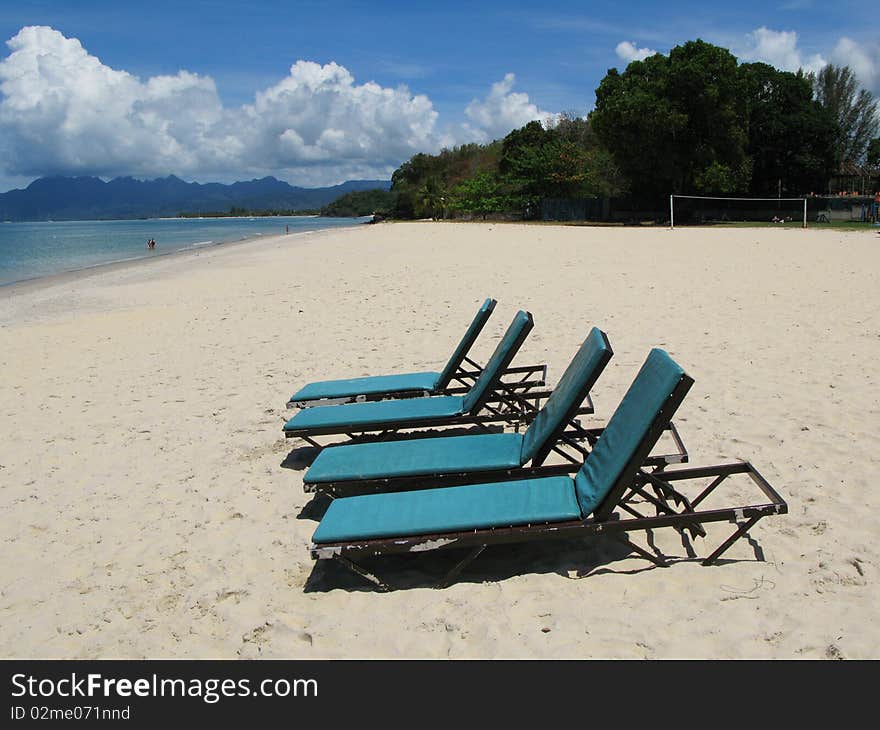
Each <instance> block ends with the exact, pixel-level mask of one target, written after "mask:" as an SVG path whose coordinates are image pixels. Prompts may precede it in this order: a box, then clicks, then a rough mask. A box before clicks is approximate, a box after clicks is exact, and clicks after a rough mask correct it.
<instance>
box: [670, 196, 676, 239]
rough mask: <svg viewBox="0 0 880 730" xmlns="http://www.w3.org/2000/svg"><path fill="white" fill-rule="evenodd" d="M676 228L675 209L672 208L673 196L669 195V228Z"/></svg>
mask: <svg viewBox="0 0 880 730" xmlns="http://www.w3.org/2000/svg"><path fill="white" fill-rule="evenodd" d="M674 228H675V211H674V210H673V208H672V196H671V195H670V196H669V230H670V231H671V230H673V229H674Z"/></svg>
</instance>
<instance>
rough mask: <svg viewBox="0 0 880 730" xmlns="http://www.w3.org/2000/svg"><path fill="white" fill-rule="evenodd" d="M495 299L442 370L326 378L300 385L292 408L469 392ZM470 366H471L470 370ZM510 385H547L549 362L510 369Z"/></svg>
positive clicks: (482, 310)
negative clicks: (476, 348)
mask: <svg viewBox="0 0 880 730" xmlns="http://www.w3.org/2000/svg"><path fill="white" fill-rule="evenodd" d="M495 304H496V302H495V300H494V299H491V298H490V299H487V300H486V301H485V302H483V305H482V306H481V307H480V308H479V310H478V311H477V314H476V316H475V317H474V320H473V322H471V324H470V326H469V327H468V328H467V331H466V332H465V333H464V337H462V339H461V342H459V343H458V346H457V347H456V348H455V350H454V351H453V353H452V356H451V357H450V358H449V360H448V361H447V363H446V366H445V367H444V368H443V370H441V371H440V372H433V371H431V372H418V373H401V374H398V375H375V376H372V377H364V378H348V379H343V380H322V381H318V382H314V383H309V384H308V385H305V386H303V387H302V388H300V389H299V390H298V391H297V392H296V393H294V394H293V395H292V396H291V397H290V400H288V401H287V407H288V408H294V407H296V408H310V407H313V406H323V405H336V404H340V403H353V402H364V401H374V400H385V399H387V398H412V397H426V396H429V395H458V394H461V393H465V392H466V391H467V389H468V388H469V387H470V386H471V385H473V383H474V382H475V381H476V379H477V378H478V377H479V376H480V373H481V372H482V371H483V369H482V367H481V366H480V365H479V364H478V363H477V362H475V361H474V360H471V359H470V358H469V357H468V356H467V355H468V352H470V349H471V347H472V346H473V344H474V342H476V339H477V337H479V335H480V332H482V330H483V327H484V325H485V324H486V322H487V320H488V319H489V317H490V316H491V314H492V311H493V310H494V309H495ZM468 368H470V369H468ZM504 375H506V376H512V377H509V378H508V379H507V381H505V382H507V384H508V385H510V386H515V389H516V391H517V392H519V393H524V392H528V391H529V390H531V389H533V388H536V387H540V386H543V385H544V383H545V380H546V377H547V366H546V365H522V366H519V367H514V368H507V369H506V370H505V372H504Z"/></svg>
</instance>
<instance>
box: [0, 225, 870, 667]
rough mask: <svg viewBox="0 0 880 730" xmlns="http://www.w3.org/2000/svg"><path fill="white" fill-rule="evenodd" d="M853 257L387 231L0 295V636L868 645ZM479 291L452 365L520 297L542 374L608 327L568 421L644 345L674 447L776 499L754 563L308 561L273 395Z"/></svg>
mask: <svg viewBox="0 0 880 730" xmlns="http://www.w3.org/2000/svg"><path fill="white" fill-rule="evenodd" d="M878 272H880V236H878V235H877V234H876V233H875V232H867V231H865V232H848V231H818V230H812V229H811V230H807V231H802V230H778V229H771V228H754V229H747V228H726V229H720V228H719V229H676V230H675V231H670V230H666V229H659V228H658V229H633V228H599V227H597V228H588V227H569V226H546V225H517V224H452V223H437V224H432V223H407V224H403V223H396V224H383V225H374V226H360V227H357V228H352V229H346V230H339V231H324V232H320V233H316V234H310V235H307V236H299V237H294V236H286V237H285V236H280V237H276V238H271V239H264V240H259V241H256V242H253V243H247V244H241V245H236V246H229V247H218V248H215V249H210V250H202V251H200V252H192V253H186V254H181V255H179V256H168V257H162V258H159V259H156V260H154V261H151V262H146V263H138V264H136V265H130V266H123V267H108V268H106V269H95V270H92V271H90V272H85V273H82V274H79V275H76V276H70V277H61V278H59V279H56V280H49V281H47V282H42V283H39V284H30V285H26V286H20V287H7V288H6V289H5V290H2V291H0V367H2V372H3V375H2V385H0V432H2V439H0V534H2V541H3V546H2V550H0V576H2V577H0V656H3V657H17V658H18V657H59V658H116V657H151V658H159V657H179V658H184V657H222V658H234V657H380V658H385V657H391V658H394V657H549V658H553V657H570V658H588V657H628V658H638V657H653V658H673V657H699V658H702V657H709V658H744V657H757V658H765V657H781V658H837V657H843V658H878V657H880V624H878V623H877V622H876V620H875V618H876V614H877V609H876V607H877V605H880V589H878V585H880V583H878V578H880V543H878V539H877V538H878V535H880V517H878V515H880V490H878V488H877V485H876V471H877V467H878V464H880V457H878V440H877V433H878V429H880V402H878V372H880V371H878V361H880V294H878V291H880V273H878ZM489 296H491V297H494V298H496V299H497V300H498V302H499V304H498V307H497V308H496V310H495V314H494V315H493V316H492V318H491V319H490V320H489V324H488V325H487V327H486V330H485V331H484V333H483V335H482V336H481V337H480V339H479V340H478V343H477V346H476V348H475V350H474V352H473V356H474V357H476V358H477V359H479V360H481V361H485V360H486V358H487V357H488V355H489V354H490V353H491V351H492V349H493V348H494V346H495V344H496V342H497V339H498V338H499V337H500V335H501V333H502V332H503V331H504V329H505V328H506V327H507V325H508V323H509V322H510V319H511V318H512V317H513V314H514V313H515V312H516V310H517V309H519V308H523V309H528V310H529V311H531V312H532V314H533V315H534V319H535V328H534V330H533V332H532V333H531V335H530V336H529V338H528V339H527V340H526V343H525V345H524V346H523V348H522V350H521V352H520V354H519V356H518V357H517V362H521V363H528V362H535V361H543V362H547V363H549V365H550V370H549V381H550V383H551V384H553V383H555V382H556V379H557V378H558V377H559V376H560V375H561V373H562V371H563V369H564V368H565V366H566V365H567V364H568V362H569V360H570V359H571V357H572V355H573V354H574V352H575V350H576V349H577V347H578V346H579V344H580V343H581V341H582V339H583V337H584V336H585V335H586V333H587V332H588V331H589V329H590V327H591V326H593V325H596V326H598V327H600V328H602V329H603V330H605V331H606V332H607V333H608V336H609V338H610V341H611V344H612V347H613V348H614V352H615V355H614V357H613V359H612V360H611V363H610V364H609V366H608V367H607V368H606V370H605V372H604V374H603V375H602V377H601V378H600V379H599V381H598V383H597V385H596V387H595V389H594V390H593V397H594V400H595V404H596V414H595V416H592V417H589V418H588V419H587V422H588V423H591V424H595V425H601V424H602V423H604V422H605V420H606V419H607V418H608V417H609V416H610V415H611V413H612V412H613V410H614V408H615V407H616V405H617V403H618V402H619V400H620V398H621V396H622V395H623V393H624V392H625V390H626V388H627V387H628V385H629V383H630V382H631V380H632V378H633V377H634V375H635V373H636V371H637V370H638V368H639V366H640V365H641V363H642V361H643V360H644V358H645V356H646V355H647V353H648V351H649V349H650V348H651V347H654V346H660V347H663V348H665V349H667V350H668V351H669V353H670V354H671V355H672V356H673V357H674V358H675V359H676V360H677V361H678V362H679V363H681V364H682V365H683V366H684V367H685V369H686V370H687V371H688V373H689V374H690V375H691V376H692V377H693V378H694V379H695V381H696V382H695V385H694V387H693V388H692V390H691V392H690V394H689V395H688V397H687V398H686V399H685V401H684V403H683V405H682V406H681V408H680V409H679V412H678V415H677V416H676V418H675V421H676V423H677V424H678V426H679V428H680V431H681V434H682V437H683V438H684V440H685V443H686V444H687V447H688V450H689V452H690V457H691V463H692V464H694V465H699V464H713V463H718V462H721V461H727V460H731V459H748V460H750V461H751V462H752V463H754V465H755V466H756V467H757V468H758V469H759V470H760V471H761V473H763V475H764V476H765V477H766V478H767V479H768V480H769V481H770V483H771V484H773V485H774V486H775V487H776V488H777V489H778V490H779V491H780V492H781V493H782V495H783V496H784V497H785V498H786V500H787V501H788V505H789V510H790V513H789V514H788V515H785V516H779V517H770V518H767V519H764V520H763V521H761V522H760V523H759V524H758V525H757V526H756V527H755V528H754V529H753V531H752V533H751V535H752V540H753V543H754V544H756V545H757V546H758V547H759V548H760V551H759V553H761V554H762V555H763V559H762V560H759V559H756V552H755V549H754V545H752V544H750V543H749V542H747V541H745V540H742V541H740V542H739V543H737V544H736V545H735V546H734V548H732V549H731V551H730V553H729V555H727V556H726V557H727V558H729V559H728V560H725V561H724V562H723V563H722V564H721V565H718V566H714V567H703V566H701V565H699V564H698V563H694V562H681V563H677V564H674V565H673V566H671V567H669V568H657V567H653V566H652V565H651V564H650V563H648V562H646V561H644V560H642V559H641V558H638V557H635V556H626V555H625V554H624V551H622V550H621V549H620V548H619V547H617V546H616V545H615V544H614V543H610V542H608V541H606V542H603V541H598V540H594V541H589V542H583V541H573V542H558V543H557V542H553V541H550V542H547V543H544V544H539V543H534V544H528V545H521V546H514V547H493V548H490V549H488V550H487V551H486V552H485V553H484V554H483V555H482V556H481V557H480V558H478V560H477V561H476V562H474V563H473V564H472V565H471V566H470V567H468V568H467V569H466V571H465V572H464V573H463V574H462V575H461V577H460V578H459V581H458V582H457V583H455V584H454V585H452V586H451V587H449V588H447V589H443V590H435V589H433V588H431V587H430V583H431V581H432V580H435V579H437V578H438V577H440V575H442V573H443V571H444V569H448V567H449V560H450V558H449V556H444V555H443V554H442V552H440V553H437V554H436V555H432V556H429V557H426V559H424V560H423V561H419V560H415V559H410V558H407V559H406V560H402V559H397V560H393V561H392V562H391V563H390V564H389V565H391V572H390V573H386V574H385V577H386V578H387V579H388V580H389V581H390V582H393V583H396V584H398V585H403V586H404V588H403V589H401V590H398V591H395V592H392V593H387V594H383V593H379V592H376V591H375V590H373V589H372V588H371V586H370V585H369V584H367V583H365V582H363V581H362V580H361V579H360V578H358V577H357V576H355V575H353V574H351V573H348V572H347V571H345V570H344V569H343V568H341V567H338V566H336V565H329V566H324V565H323V564H321V565H318V566H317V567H316V564H315V562H314V561H313V560H312V559H311V558H310V557H309V554H308V550H307V546H308V544H309V539H310V537H311V535H312V533H313V531H314V529H315V527H316V524H317V523H316V521H315V520H314V519H313V518H311V519H310V516H313V508H314V505H309V503H310V501H311V499H310V495H306V494H304V492H303V489H302V474H303V471H304V468H305V466H304V465H300V466H299V467H298V468H289V467H290V466H297V463H296V461H295V460H292V459H290V458H288V457H289V454H290V453H291V451H292V450H293V449H296V448H298V447H301V446H303V445H304V444H303V443H302V442H300V441H294V440H286V439H285V438H284V437H283V434H282V432H281V426H282V424H283V422H284V421H285V420H286V419H287V418H288V417H289V416H290V415H291V413H290V412H289V411H287V410H286V409H285V407H284V405H285V402H286V400H287V398H288V397H289V396H290V394H291V393H292V392H293V391H294V390H296V389H297V388H298V387H299V386H301V385H303V384H305V383H306V382H309V381H312V380H317V379H326V378H333V377H344V376H359V375H371V374H381V373H391V372H408V371H413V370H425V369H439V368H440V367H442V365H443V363H444V362H445V360H446V358H447V357H448V354H449V352H450V351H451V349H452V348H453V346H454V344H455V343H456V342H457V341H458V339H459V338H460V336H461V334H462V332H463V330H464V328H465V327H466V326H467V324H468V323H469V322H470V320H471V318H472V317H473V315H474V312H475V311H476V308H477V307H478V306H479V303H480V302H482V301H483V299H485V298H486V297H489ZM282 463H284V465H285V466H282ZM750 496H753V495H750ZM739 498H740V495H736V494H734V495H733V497H732V498H731V501H732V502H738V501H739ZM725 530H726V531H727V532H730V531H731V530H732V527H731V526H730V525H724V526H722V533H724V531H725ZM722 539H723V534H722ZM716 542H717V540H716ZM698 544H699V543H698ZM372 565H374V566H378V565H380V564H379V563H372Z"/></svg>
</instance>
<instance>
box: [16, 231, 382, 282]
mask: <svg viewBox="0 0 880 730" xmlns="http://www.w3.org/2000/svg"><path fill="white" fill-rule="evenodd" d="M367 220H369V218H319V217H317V216H278V217H271V218H262V217H261V218H151V219H147V220H131V221H59V222H49V223H46V222H41V223H0V286H3V285H4V284H11V283H13V282H16V281H23V280H26V279H35V278H38V277H41V276H50V275H52V274H60V273H63V272H65V271H75V270H77V269H83V268H88V267H90V266H96V265H99V264H107V263H111V262H114V261H127V260H131V259H140V258H143V259H147V258H152V257H154V256H158V255H161V254H165V253H170V252H172V251H181V250H186V249H192V248H198V247H201V246H213V245H216V244H221V243H229V242H232V241H240V240H242V239H244V238H251V237H254V236H274V235H278V234H282V233H284V232H285V227H287V228H288V229H289V231H290V233H291V234H296V233H304V232H306V231H315V230H320V229H324V228H339V227H344V226H352V225H358V224H361V223H363V222H365V221H367ZM150 238H153V239H155V240H156V248H155V249H154V250H153V251H148V250H147V240H148V239H150Z"/></svg>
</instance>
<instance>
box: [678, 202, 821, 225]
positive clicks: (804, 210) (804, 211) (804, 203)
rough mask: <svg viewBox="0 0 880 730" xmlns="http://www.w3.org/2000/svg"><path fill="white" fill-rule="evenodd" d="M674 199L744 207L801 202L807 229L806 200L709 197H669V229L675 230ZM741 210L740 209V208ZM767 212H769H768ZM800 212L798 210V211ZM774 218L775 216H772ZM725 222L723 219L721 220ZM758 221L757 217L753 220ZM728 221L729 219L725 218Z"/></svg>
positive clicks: (804, 223)
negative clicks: (736, 203)
mask: <svg viewBox="0 0 880 730" xmlns="http://www.w3.org/2000/svg"><path fill="white" fill-rule="evenodd" d="M676 198H680V199H683V200H717V201H739V202H740V203H743V204H744V205H748V204H751V203H777V208H778V204H780V203H786V202H788V203H790V202H795V201H797V202H801V203H803V227H804V228H806V227H807V199H806V198H722V197H714V196H711V195H670V196H669V227H670V229H672V228H675V200H676ZM741 210H742V208H741ZM768 212H769V211H768ZM798 212H799V213H800V212H801V211H800V210H799V211H798ZM774 217H775V216H774ZM721 219H722V220H725V218H721ZM754 219H755V220H758V218H757V217H755V218H754ZM726 220H729V218H726ZM742 220H748V218H743V219H742Z"/></svg>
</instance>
